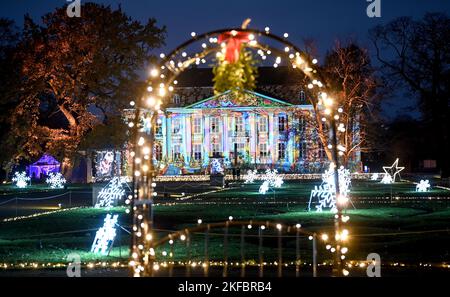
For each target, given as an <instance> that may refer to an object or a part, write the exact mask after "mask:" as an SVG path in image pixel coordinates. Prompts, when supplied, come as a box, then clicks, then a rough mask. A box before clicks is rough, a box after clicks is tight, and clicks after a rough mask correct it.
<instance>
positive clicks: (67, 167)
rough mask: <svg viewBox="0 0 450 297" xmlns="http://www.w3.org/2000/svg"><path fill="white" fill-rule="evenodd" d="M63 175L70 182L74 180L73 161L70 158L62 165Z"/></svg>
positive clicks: (65, 158)
mask: <svg viewBox="0 0 450 297" xmlns="http://www.w3.org/2000/svg"><path fill="white" fill-rule="evenodd" d="M61 173H62V174H63V175H64V177H65V178H66V180H67V181H68V182H70V181H71V180H72V174H73V161H72V160H71V159H70V158H68V157H64V159H63V161H62V163H61Z"/></svg>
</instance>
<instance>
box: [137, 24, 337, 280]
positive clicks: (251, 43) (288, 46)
mask: <svg viewBox="0 0 450 297" xmlns="http://www.w3.org/2000/svg"><path fill="white" fill-rule="evenodd" d="M287 38H288V34H287V33H285V34H284V35H283V37H281V36H278V35H275V34H272V33H270V30H269V29H268V28H266V29H265V30H264V31H260V30H254V29H243V28H227V29H221V30H216V31H211V32H208V33H204V34H200V35H197V34H196V33H194V32H192V33H191V38H190V39H189V40H187V41H186V42H184V43H182V44H181V45H179V46H178V47H177V48H175V49H174V50H173V51H172V52H170V53H169V54H167V55H165V54H161V55H160V61H159V62H158V63H157V65H155V66H154V67H153V68H152V69H151V70H150V79H149V81H148V87H147V92H146V94H144V95H143V96H142V97H141V98H140V99H139V100H137V101H136V102H134V101H132V102H131V105H132V106H134V107H135V113H134V122H133V123H131V124H130V127H132V128H133V129H132V133H131V136H132V139H133V141H132V142H133V143H134V147H133V152H132V153H131V154H132V157H133V166H132V167H133V185H134V194H133V197H130V201H131V206H132V216H133V233H132V242H131V251H132V259H131V261H130V266H131V269H132V271H133V274H134V275H135V276H151V275H152V272H153V261H154V256H155V251H154V248H153V247H154V239H153V236H154V234H153V232H152V230H153V197H154V196H156V192H155V191H154V187H155V184H154V182H153V181H154V177H155V172H156V170H155V169H154V168H153V167H154V163H153V154H154V141H155V140H154V136H155V126H156V119H157V115H158V114H159V113H162V109H163V107H164V103H165V99H166V98H167V97H168V94H169V93H171V92H172V91H173V90H174V88H175V86H176V85H177V80H176V79H177V77H178V76H179V75H180V73H182V72H183V71H184V70H186V69H188V68H189V67H190V66H191V65H193V64H197V65H200V64H205V63H206V61H207V60H206V59H208V58H211V57H213V58H214V57H215V55H217V54H218V53H222V54H224V51H226V49H225V48H226V47H227V42H228V41H229V40H233V42H235V43H238V44H245V46H246V48H249V49H252V50H254V51H255V52H256V53H257V54H258V55H259V57H260V58H261V60H262V61H264V63H268V62H269V61H270V59H273V66H274V67H278V66H279V65H280V64H282V63H283V62H284V61H286V64H287V65H289V67H292V68H294V69H297V70H299V71H302V72H303V73H304V74H305V78H306V79H307V81H306V82H305V87H306V88H307V89H309V90H310V92H311V93H312V94H313V96H310V97H309V100H310V103H311V104H312V105H314V106H318V105H320V106H323V111H324V115H323V117H322V116H321V115H317V116H318V117H319V116H320V117H321V119H320V122H322V121H323V122H326V121H327V120H329V121H330V124H331V126H332V127H335V120H336V118H338V117H339V116H338V109H337V108H338V107H337V106H333V100H332V99H331V98H329V97H328V95H327V89H328V88H327V84H326V82H325V80H324V78H323V76H322V75H321V73H320V71H319V68H318V66H317V63H318V60H317V59H315V58H313V57H311V56H310V55H308V54H307V53H306V52H304V51H302V50H301V49H299V48H298V47H297V46H295V45H294V44H292V43H291V42H289V41H288V40H287ZM234 39H236V40H234ZM196 45H197V46H198V47H199V48H193V47H194V46H196ZM142 110H147V111H148V110H151V111H152V112H150V117H149V118H147V120H146V121H147V122H150V127H151V129H150V131H149V132H148V133H147V132H146V131H145V129H143V128H142V124H141V119H140V118H141V114H142ZM331 143H332V146H333V147H334V148H336V147H337V140H336V133H334V137H333V139H332V141H331ZM335 151H336V154H334V155H333V161H334V162H335V164H337V160H338V159H337V150H336V149H335ZM337 178H338V177H337V175H336V179H337ZM336 184H338V182H336ZM336 192H337V195H336V197H338V193H339V188H338V186H337V187H336ZM340 209H341V207H339V206H338V214H337V218H336V222H337V225H336V232H337V234H338V233H339V232H340V224H341V222H342V219H341V216H342V214H341V212H340ZM336 255H337V257H336V261H337V262H338V264H339V265H340V263H341V259H340V253H339V246H337V252H336Z"/></svg>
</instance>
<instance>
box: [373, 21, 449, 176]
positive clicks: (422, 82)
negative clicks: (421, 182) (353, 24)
mask: <svg viewBox="0 0 450 297" xmlns="http://www.w3.org/2000/svg"><path fill="white" fill-rule="evenodd" d="M370 36H371V39H372V41H373V44H374V46H375V49H376V54H377V58H378V60H379V61H380V62H381V63H382V65H383V74H384V76H385V80H386V81H387V82H389V84H390V85H391V86H395V87H397V88H402V87H403V88H405V87H406V88H407V89H408V90H409V91H410V93H411V94H412V95H413V96H416V97H417V98H418V99H419V103H420V107H421V110H422V114H423V124H424V125H427V126H428V131H429V133H427V135H424V137H427V138H428V140H429V141H428V142H432V143H435V144H437V145H438V146H439V147H440V150H439V153H438V155H437V161H438V167H440V168H441V171H442V176H443V177H448V176H449V175H450V156H449V154H448V152H449V151H450V135H449V134H450V131H449V126H450V109H449V103H450V88H449V85H450V67H449V66H450V42H449V40H450V19H449V18H448V16H447V15H446V14H443V13H428V14H426V15H425V16H424V17H423V19H421V20H419V21H416V20H413V19H411V18H409V17H401V18H398V19H395V20H393V21H392V22H390V23H388V24H386V25H383V26H377V27H375V28H374V29H373V30H371V32H370Z"/></svg>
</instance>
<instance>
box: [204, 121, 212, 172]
mask: <svg viewBox="0 0 450 297" xmlns="http://www.w3.org/2000/svg"><path fill="white" fill-rule="evenodd" d="M209 117H210V116H209V115H204V116H203V131H204V133H203V135H204V137H203V145H202V146H203V152H202V156H203V164H204V165H206V164H209V152H210V150H211V143H210V135H209V133H210V131H209V128H210V127H209Z"/></svg>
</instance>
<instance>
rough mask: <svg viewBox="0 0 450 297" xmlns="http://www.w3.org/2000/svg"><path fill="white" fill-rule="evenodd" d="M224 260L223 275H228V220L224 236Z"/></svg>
mask: <svg viewBox="0 0 450 297" xmlns="http://www.w3.org/2000/svg"><path fill="white" fill-rule="evenodd" d="M223 253H224V255H223V258H224V259H223V260H224V264H223V273H222V276H223V277H227V275H228V221H227V222H226V223H225V233H224V236H223Z"/></svg>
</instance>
